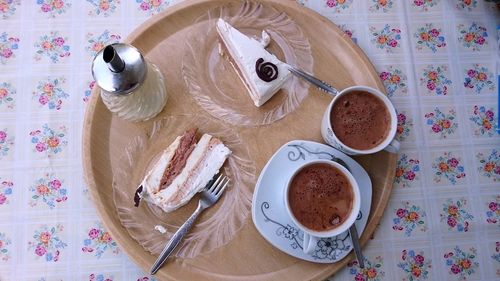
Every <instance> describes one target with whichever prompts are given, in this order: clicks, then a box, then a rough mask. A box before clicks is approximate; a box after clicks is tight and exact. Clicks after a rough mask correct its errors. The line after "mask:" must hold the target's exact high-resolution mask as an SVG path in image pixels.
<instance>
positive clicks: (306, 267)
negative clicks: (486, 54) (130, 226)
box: [83, 0, 397, 280]
mask: <svg viewBox="0 0 500 281" xmlns="http://www.w3.org/2000/svg"><path fill="white" fill-rule="evenodd" d="M229 3H237V2H235V1H231V0H198V1H185V2H182V3H181V4H179V5H175V6H173V7H171V8H169V9H167V10H166V11H165V12H163V13H162V14H160V15H158V16H155V17H153V18H151V19H150V20H148V21H147V22H146V23H145V24H143V25H142V26H140V27H139V28H138V29H137V30H135V31H134V32H133V33H132V34H131V35H130V36H129V37H128V38H127V40H126V42H128V43H131V44H133V45H134V46H136V47H137V48H139V49H140V50H141V51H142V53H143V54H144V55H145V56H146V58H147V59H148V60H150V61H152V62H154V63H155V64H156V65H157V66H158V67H159V68H160V69H161V71H162V72H163V74H164V75H165V77H166V84H167V85H168V86H167V87H168V92H169V94H170V98H169V100H168V102H167V106H166V107H165V109H164V110H163V112H162V113H161V114H160V116H158V117H157V118H155V120H158V119H159V118H163V117H167V116H170V115H179V114H186V113H190V112H200V113H201V114H203V112H204V110H203V108H200V106H198V104H197V103H196V102H195V101H194V100H193V99H192V98H190V97H189V95H188V94H186V92H187V91H188V89H187V87H186V85H185V83H184V81H183V79H182V75H181V70H180V67H181V64H182V57H183V56H182V54H183V51H184V50H183V48H182V46H183V43H184V41H185V40H186V38H187V36H188V35H187V34H186V33H187V32H186V29H187V27H189V26H190V25H192V24H193V23H194V22H195V21H196V19H197V18H199V17H200V16H202V15H203V14H204V13H206V12H207V11H208V10H209V9H212V8H216V7H220V6H224V5H228V4H229ZM263 4H264V5H265V6H272V7H274V8H275V9H277V10H279V11H283V12H285V13H286V14H287V15H288V16H289V17H290V18H291V19H293V20H294V21H295V22H296V23H297V24H298V25H299V26H300V27H301V29H302V31H303V32H304V34H305V35H306V36H307V37H308V40H309V42H310V45H311V51H312V55H313V58H314V62H315V64H314V74H315V75H317V76H318V77H321V78H323V79H325V80H327V81H329V82H330V83H331V84H333V86H334V87H336V88H339V89H342V88H344V87H348V86H351V85H367V86H371V87H376V88H378V89H380V90H382V91H384V87H383V85H382V83H381V82H380V80H379V78H378V75H377V72H376V71H375V69H374V67H373V66H372V64H371V63H370V61H369V60H368V58H367V57H366V56H365V54H364V53H363V52H362V51H361V49H359V48H358V47H357V46H356V45H355V44H354V43H353V42H352V41H351V40H350V38H348V37H347V36H345V35H344V33H343V32H342V31H341V30H340V29H339V28H337V27H336V26H335V25H334V24H333V23H332V22H330V21H329V20H328V19H326V18H324V17H322V16H320V15H318V14H316V13H314V12H313V11H311V10H308V9H305V8H303V7H302V6H300V5H298V4H296V3H295V1H278V0H267V1H263ZM176 45H178V48H169V49H168V51H167V50H164V49H163V48H162V46H176ZM330 100H331V98H330V97H329V96H328V95H325V94H324V93H321V92H319V91H318V90H316V89H313V88H310V90H309V94H308V95H307V97H306V98H305V99H304V100H303V101H302V102H301V103H300V106H299V107H298V108H297V109H296V110H295V111H294V112H292V113H290V114H288V115H287V116H286V117H285V118H283V119H281V120H279V121H276V122H274V123H272V124H270V125H265V126H253V127H252V126H247V127H234V130H235V131H236V132H237V133H238V134H239V135H240V137H241V138H242V139H243V140H244V141H245V142H246V144H247V146H248V147H249V155H251V157H252V160H253V161H254V163H255V168H256V174H255V180H256V179H257V177H258V175H259V173H260V171H261V170H262V168H263V166H264V165H265V164H266V162H267V161H268V160H269V158H270V157H271V155H272V154H273V153H274V152H275V151H276V150H277V149H278V148H279V147H280V146H281V145H283V144H284V143H286V142H288V141H290V140H293V139H308V140H313V141H319V142H321V141H322V139H321V135H320V122H321V117H322V114H323V112H324V110H325V109H326V106H327V105H328V103H329V102H330ZM206 118H211V119H213V121H214V122H221V121H220V120H217V119H215V118H213V117H211V116H210V115H208V114H206ZM155 120H151V121H148V122H142V123H137V124H136V123H129V122H125V121H123V120H120V119H118V118H117V117H116V116H114V115H112V114H111V113H110V112H109V111H108V110H107V108H106V107H105V105H104V104H103V103H102V100H101V98H100V95H99V93H98V91H97V89H94V92H93V94H92V98H91V100H90V102H89V104H88V107H87V111H86V115H85V122H84V132H83V166H84V174H85V180H86V182H87V185H88V187H89V190H90V193H91V196H92V199H93V202H94V204H95V206H96V207H97V210H98V212H99V214H100V216H101V218H102V221H103V223H104V225H105V227H106V228H107V229H108V231H109V232H110V233H111V235H112V237H113V238H114V239H115V240H116V241H117V242H118V244H119V245H120V247H121V248H122V249H123V250H124V251H125V252H126V253H127V254H128V255H129V256H130V257H131V258H132V259H133V260H134V261H135V263H137V264H138V265H139V266H140V267H141V268H142V269H144V270H145V271H147V272H148V271H149V269H150V266H151V265H152V264H153V262H154V261H155V259H156V256H153V255H151V254H149V253H148V252H147V251H145V250H144V249H143V248H142V247H141V246H140V245H139V244H138V243H137V242H136V241H135V240H134V239H133V238H132V237H131V236H130V235H129V233H128V232H127V230H126V229H125V228H124V227H123V225H122V224H121V222H120V220H119V218H118V214H117V211H116V208H115V205H114V201H113V190H112V189H113V188H112V183H113V175H114V173H115V172H116V169H117V168H116V167H117V166H118V161H120V159H122V157H123V151H124V149H125V148H126V146H127V143H128V142H129V140H130V139H131V138H133V137H134V136H136V135H138V134H141V133H143V132H144V131H150V130H151V127H152V124H153V122H154V121H155ZM263 140H265V141H263ZM161 149H162V148H161V147H158V151H161ZM396 158H397V155H395V154H390V153H387V152H380V153H377V154H374V155H370V156H363V157H356V160H357V161H358V162H359V163H360V164H361V165H362V166H363V167H364V168H365V169H366V171H367V172H368V174H369V175H370V177H371V179H372V183H373V199H372V212H371V214H370V218H369V221H368V225H367V227H366V229H365V231H364V233H363V236H362V237H361V243H362V244H365V243H366V242H367V241H368V239H369V237H370V236H371V235H372V234H373V232H374V230H375V227H376V225H377V224H378V223H379V221H380V219H381V217H382V214H383V212H384V209H385V207H386V205H387V201H388V198H389V196H390V193H391V189H392V183H393V179H394V171H395V167H396ZM138 169H144V167H138ZM132 184H135V183H132ZM352 259H353V253H351V254H350V255H349V256H348V257H347V258H345V259H343V260H342V261H341V262H338V263H335V264H332V265H321V264H314V263H311V262H306V261H301V260H298V259H295V258H293V257H291V256H288V255H286V254H284V253H282V252H280V251H279V250H277V249H275V248H274V247H272V246H271V245H270V244H269V243H267V242H266V241H265V240H264V239H263V238H262V237H261V236H260V235H259V233H258V232H257V230H256V229H255V227H254V225H253V223H252V221H251V216H248V218H247V220H246V223H245V224H244V226H243V227H242V228H241V229H240V230H239V231H238V232H237V234H236V236H235V237H234V239H233V241H231V242H230V243H228V244H226V245H225V246H222V247H220V248H217V249H215V250H214V251H212V252H210V253H209V254H202V255H198V256H196V257H195V258H192V259H180V258H172V259H170V260H169V261H168V262H167V263H166V265H165V266H164V267H163V268H162V269H161V270H160V271H159V272H158V274H157V276H158V278H159V279H160V280H289V279H293V280H312V279H314V280H317V279H324V278H326V277H328V276H330V275H331V274H333V273H335V272H337V271H338V270H340V269H341V268H342V267H344V266H345V265H346V263H347V262H348V261H349V260H352Z"/></svg>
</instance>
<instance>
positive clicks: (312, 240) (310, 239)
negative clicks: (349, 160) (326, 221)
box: [284, 159, 361, 254]
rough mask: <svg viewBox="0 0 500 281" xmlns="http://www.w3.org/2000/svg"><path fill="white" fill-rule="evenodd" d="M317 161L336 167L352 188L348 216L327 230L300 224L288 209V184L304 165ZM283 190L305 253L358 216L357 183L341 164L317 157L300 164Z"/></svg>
mask: <svg viewBox="0 0 500 281" xmlns="http://www.w3.org/2000/svg"><path fill="white" fill-rule="evenodd" d="M318 163H324V164H328V165H331V166H333V167H335V168H337V169H338V170H339V171H340V172H342V174H343V175H345V177H346V178H347V179H348V180H349V183H350V185H351V188H352V193H353V195H354V197H353V203H352V208H351V212H350V213H349V216H348V217H347V219H346V220H345V221H344V222H343V223H342V224H340V225H338V226H337V227H335V228H333V229H330V230H327V231H316V230H312V229H309V228H307V227H305V226H304V225H302V224H301V223H300V222H299V221H298V220H297V219H296V218H295V216H294V215H293V213H292V210H291V209H290V204H289V202H288V190H289V188H290V185H291V183H292V181H293V179H294V177H295V175H297V173H298V172H300V171H301V170H302V169H304V168H305V167H307V166H309V165H312V164H318ZM284 190H285V194H284V197H285V209H286V212H287V213H288V215H289V216H290V218H291V219H292V221H293V222H294V223H295V225H296V226H297V227H298V228H299V229H301V230H302V231H303V232H304V240H303V245H302V249H303V250H304V253H306V254H310V253H312V252H313V251H314V249H315V247H316V245H317V243H318V241H319V239H321V238H328V237H334V236H337V235H339V234H341V233H343V232H345V231H347V230H349V228H350V227H351V225H352V224H353V223H354V222H355V221H356V217H357V216H358V213H359V209H360V207H361V195H360V193H359V187H358V183H357V182H356V180H355V179H354V177H353V176H352V174H351V173H350V172H349V171H348V170H347V169H346V168H344V167H343V166H342V165H340V164H338V163H337V162H333V161H330V160H324V159H317V160H312V161H309V162H306V163H304V164H302V165H301V166H299V167H298V168H297V169H296V170H295V171H294V172H293V174H292V175H291V176H290V178H289V179H288V181H287V182H286V186H285V189H284Z"/></svg>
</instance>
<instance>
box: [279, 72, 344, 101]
mask: <svg viewBox="0 0 500 281" xmlns="http://www.w3.org/2000/svg"><path fill="white" fill-rule="evenodd" d="M288 70H290V72H291V73H292V74H293V75H295V76H298V77H301V78H303V79H304V80H306V81H307V82H309V83H311V84H313V85H314V86H316V87H318V88H319V89H320V90H322V91H324V92H325V93H327V94H330V95H332V96H335V95H336V94H338V92H339V91H338V90H337V89H335V88H334V87H332V85H330V84H328V83H326V82H325V81H322V80H319V79H318V78H316V77H314V76H312V75H311V74H309V73H307V72H304V71H302V70H300V69H298V68H295V67H293V66H289V67H288Z"/></svg>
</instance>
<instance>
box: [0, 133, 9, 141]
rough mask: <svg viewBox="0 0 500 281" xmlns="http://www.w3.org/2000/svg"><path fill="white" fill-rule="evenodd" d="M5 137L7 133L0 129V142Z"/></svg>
mask: <svg viewBox="0 0 500 281" xmlns="http://www.w3.org/2000/svg"><path fill="white" fill-rule="evenodd" d="M6 138H7V133H5V132H4V131H0V142H4V141H5V139H6Z"/></svg>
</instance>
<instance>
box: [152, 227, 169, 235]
mask: <svg viewBox="0 0 500 281" xmlns="http://www.w3.org/2000/svg"><path fill="white" fill-rule="evenodd" d="M155 230H157V231H158V232H160V233H161V234H165V233H167V230H166V229H165V227H163V226H161V225H155Z"/></svg>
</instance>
